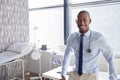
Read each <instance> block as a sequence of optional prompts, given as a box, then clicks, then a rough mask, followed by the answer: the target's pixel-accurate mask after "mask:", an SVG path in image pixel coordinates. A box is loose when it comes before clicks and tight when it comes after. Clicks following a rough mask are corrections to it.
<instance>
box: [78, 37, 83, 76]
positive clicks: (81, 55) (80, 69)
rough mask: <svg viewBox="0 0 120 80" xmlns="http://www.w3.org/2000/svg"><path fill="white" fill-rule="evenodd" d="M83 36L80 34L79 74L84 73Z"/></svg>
mask: <svg viewBox="0 0 120 80" xmlns="http://www.w3.org/2000/svg"><path fill="white" fill-rule="evenodd" d="M83 36H84V35H80V48H79V65H78V74H79V75H82V62H83Z"/></svg>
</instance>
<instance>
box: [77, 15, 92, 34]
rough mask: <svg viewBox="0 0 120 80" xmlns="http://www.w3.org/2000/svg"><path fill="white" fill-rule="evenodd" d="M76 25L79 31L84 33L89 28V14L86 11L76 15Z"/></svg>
mask: <svg viewBox="0 0 120 80" xmlns="http://www.w3.org/2000/svg"><path fill="white" fill-rule="evenodd" d="M77 18H78V19H77V21H76V22H77V26H78V28H79V31H80V33H83V34H84V33H85V32H87V31H88V30H89V24H90V23H91V19H90V16H89V15H88V14H87V13H81V14H79V15H78V17H77Z"/></svg>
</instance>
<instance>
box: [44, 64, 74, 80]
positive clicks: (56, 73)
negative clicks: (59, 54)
mask: <svg viewBox="0 0 120 80" xmlns="http://www.w3.org/2000/svg"><path fill="white" fill-rule="evenodd" d="M72 69H73V68H72V67H69V68H68V71H69V72H70V71H72ZM61 70H62V67H61V66H60V67H58V68H55V69H52V70H50V71H48V72H45V73H43V74H42V77H44V78H49V79H53V80H59V79H61ZM66 78H67V79H68V75H67V76H66Z"/></svg>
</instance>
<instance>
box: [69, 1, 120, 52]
mask: <svg viewBox="0 0 120 80" xmlns="http://www.w3.org/2000/svg"><path fill="white" fill-rule="evenodd" d="M119 7H120V2H116V3H115V2H114V3H105V4H94V5H85V6H80V5H79V6H77V7H71V11H72V12H71V14H72V15H71V19H72V20H71V26H72V27H71V32H73V31H77V30H78V29H77V25H76V23H75V19H76V16H77V13H78V12H79V11H80V10H87V11H89V12H90V15H91V19H92V23H91V24H90V28H91V29H92V30H95V31H98V32H101V33H102V34H103V35H104V36H105V37H106V39H107V41H108V42H109V44H110V45H111V47H112V48H113V49H114V50H115V51H120V45H119V44H118V43H119V41H120V36H118V35H119V34H120V18H119V17H120V8H119Z"/></svg>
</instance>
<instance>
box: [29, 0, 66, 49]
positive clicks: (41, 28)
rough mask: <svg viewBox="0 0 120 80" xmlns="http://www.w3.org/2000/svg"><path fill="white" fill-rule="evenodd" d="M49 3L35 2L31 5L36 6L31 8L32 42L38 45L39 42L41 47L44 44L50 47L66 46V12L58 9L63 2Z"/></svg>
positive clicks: (34, 0)
mask: <svg viewBox="0 0 120 80" xmlns="http://www.w3.org/2000/svg"><path fill="white" fill-rule="evenodd" d="M31 1H32V0H31ZM37 1H38V2H37ZM46 1H48V2H46ZM49 1H51V0H43V1H41V0H33V1H32V2H31V4H33V5H34V6H29V7H30V11H29V27H30V42H32V43H36V44H37V45H38V43H37V42H38V40H39V47H40V46H41V45H43V44H45V45H47V46H48V47H55V46H58V45H62V44H64V27H63V26H64V24H63V23H64V17H63V14H64V13H63V11H64V10H63V7H62V6H61V7H56V5H58V3H59V4H61V5H62V4H63V0H61V1H60V0H59V1H60V2H59V1H58V0H54V2H53V1H51V2H49ZM52 2H53V3H52ZM29 4H30V3H29ZM35 4H36V5H35ZM37 4H38V5H37ZM47 4H48V5H47ZM51 5H52V7H51ZM41 6H42V7H41ZM31 7H32V8H31ZM33 7H34V8H33ZM36 9H37V10H36Z"/></svg>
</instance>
